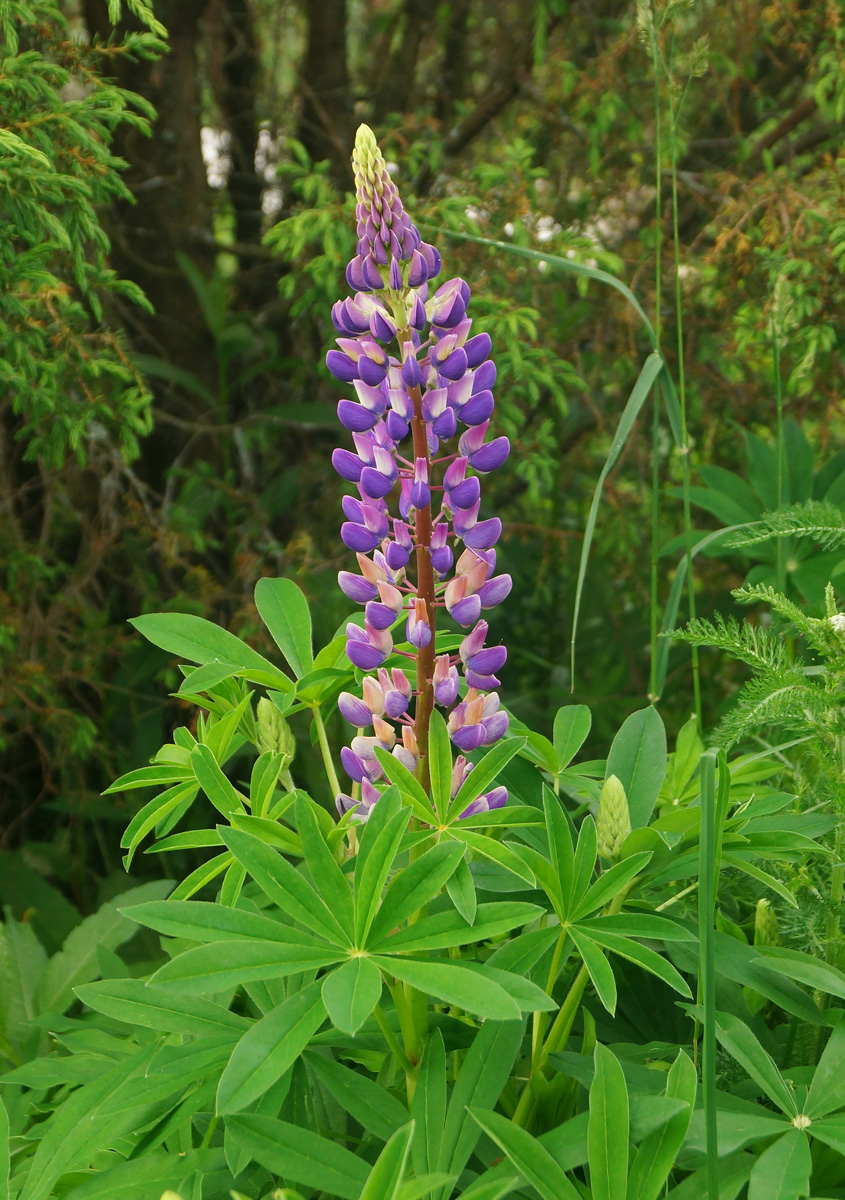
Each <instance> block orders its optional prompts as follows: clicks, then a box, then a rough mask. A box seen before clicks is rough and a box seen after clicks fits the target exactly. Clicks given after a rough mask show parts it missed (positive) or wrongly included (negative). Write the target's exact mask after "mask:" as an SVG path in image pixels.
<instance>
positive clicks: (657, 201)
mask: <svg viewBox="0 0 845 1200" xmlns="http://www.w3.org/2000/svg"><path fill="white" fill-rule="evenodd" d="M656 22H657V13H656V11H655V8H654V3H653V2H652V7H651V21H650V22H649V40H650V42H651V67H652V74H653V76H654V160H655V166H654V222H655V245H654V349H655V350H656V351H657V353H658V354H662V350H661V348H660V335H661V320H660V298H661V283H662V251H663V206H662V201H661V184H662V178H661V170H662V166H663V153H662V143H661V138H662V129H661V123H660V59H659V55H658V52H657V25H656ZM659 437H660V387H659V384H657V383H655V385H654V421H653V424H652V430H651V600H650V617H651V631H650V632H651V638H650V644H651V664H650V669H649V685H648V691H649V697H648V698H649V700H650V701H651V702H652V704H656V703H657V701H658V700H659V699H660V697H659V696H658V695H657V634H658V628H659V623H660V614H659V612H658V595H657V585H658V573H657V560H658V549H659V541H660V496H659V492H658V487H659V483H660V469H659V463H658V448H659Z"/></svg>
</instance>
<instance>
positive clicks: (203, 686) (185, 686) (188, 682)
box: [178, 662, 240, 696]
mask: <svg viewBox="0 0 845 1200" xmlns="http://www.w3.org/2000/svg"><path fill="white" fill-rule="evenodd" d="M239 669H240V668H239V667H237V666H236V665H235V664H234V663H225V662H213V663H206V665H205V666H204V667H191V669H190V671H189V672H188V674H187V675H186V676H185V678H184V679H183V680H182V682H181V684H180V685H179V692H178V695H180V696H196V695H198V694H199V693H201V692H209V691H211V689H212V688H214V687H217V685H218V684H219V683H223V681H224V680H225V679H231V678H232V676H233V675H237V673H238V671H239Z"/></svg>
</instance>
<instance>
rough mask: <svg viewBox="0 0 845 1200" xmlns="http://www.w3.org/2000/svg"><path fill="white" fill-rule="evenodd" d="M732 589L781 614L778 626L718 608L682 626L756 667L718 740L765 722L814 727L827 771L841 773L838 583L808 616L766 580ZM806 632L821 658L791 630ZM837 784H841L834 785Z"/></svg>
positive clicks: (689, 638)
mask: <svg viewBox="0 0 845 1200" xmlns="http://www.w3.org/2000/svg"><path fill="white" fill-rule="evenodd" d="M733 596H734V597H735V598H736V599H737V600H739V601H740V602H741V603H744V604H753V603H766V604H768V605H769V606H770V608H771V609H772V610H773V611H774V612H775V613H776V614H777V615H778V616H779V617H780V618H781V619H782V620H783V622H784V623H785V625H784V626H781V627H779V628H775V627H772V626H767V625H761V624H756V623H752V622H750V621H745V622H742V623H740V622H739V621H737V620H735V619H734V618H733V617H729V618H727V619H726V618H724V617H723V616H721V614H718V613H717V614H716V616H715V618H714V619H713V620H712V621H708V620H705V619H703V618H700V617H699V618H696V619H695V620H692V621H690V622H689V624H688V625H687V627H686V629H684V630H682V631H680V632H679V633H678V634H677V635H676V636H677V638H678V640H680V641H683V642H686V643H688V644H689V645H693V646H710V647H714V648H716V649H719V650H723V651H724V652H725V653H727V654H729V655H731V656H732V657H733V658H736V659H739V660H740V662H744V663H747V664H748V666H750V667H751V669H752V671H753V672H754V675H753V678H752V679H750V680H749V681H748V683H746V684H744V685H743V686H742V687H741V688H740V689H739V691H738V692H737V694H736V696H735V698H734V706H733V708H732V709H731V710H730V712H729V713H728V714H727V715H726V716H725V717H724V718H723V720H722V721H721V723H720V725H719V727H718V729H717V730H716V740H717V742H718V743H719V744H721V745H724V746H732V745H734V744H735V743H737V742H740V741H742V739H743V738H746V737H748V736H749V735H751V734H753V733H756V732H758V731H760V730H761V729H764V728H766V727H772V726H776V727H779V728H781V729H783V730H786V731H788V732H790V733H802V734H806V735H808V737H809V738H810V740H811V741H812V742H813V752H814V755H815V758H816V760H817V762H818V763H819V765H820V767H821V769H822V771H823V772H825V773H827V774H829V773H830V772H833V773H834V774H835V775H836V776H837V778H838V777H839V776H841V767H840V766H839V765H838V764H839V763H840V761H841V753H840V750H839V747H840V746H841V744H842V742H843V739H845V717H843V707H842V690H843V686H845V630H843V628H842V626H844V625H845V614H839V613H837V611H836V605H835V600H834V596H833V590H832V588H831V587H830V585H828V587H827V591H826V608H827V616H825V617H824V618H815V617H808V616H807V615H806V613H805V612H804V611H803V610H802V609H801V608H799V607H798V605H797V604H794V603H793V602H792V601H791V600H789V599H788V598H787V597H786V596H784V595H782V594H781V593H780V592H778V591H776V589H775V588H773V587H770V586H769V585H768V584H753V585H749V586H745V587H741V588H737V589H736V590H735V591H734V592H733ZM789 633H792V634H798V635H800V636H801V637H802V638H803V640H804V641H805V643H806V644H807V646H808V648H809V649H811V650H812V651H813V652H814V654H815V655H816V656H817V657H818V658H819V659H820V660H821V662H820V663H818V664H815V663H809V662H807V660H806V659H804V658H802V657H801V656H800V655H796V654H795V652H794V650H793V649H792V647H791V645H789V644H788V643H787V634H789ZM833 790H834V791H837V789H836V788H835V787H834V789H833Z"/></svg>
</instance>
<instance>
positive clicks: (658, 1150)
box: [628, 1050, 697, 1200]
mask: <svg viewBox="0 0 845 1200" xmlns="http://www.w3.org/2000/svg"><path fill="white" fill-rule="evenodd" d="M696 1085H697V1078H696V1071H695V1067H694V1065H693V1063H692V1061H691V1060H690V1059H689V1058H688V1057H687V1056H686V1054H685V1053H684V1052H683V1050H679V1051H678V1057H677V1058H676V1059H675V1061H674V1063H673V1064H672V1066H671V1067H670V1069H669V1075H668V1078H667V1080H666V1095H667V1097H670V1098H673V1099H678V1100H682V1101H683V1102H684V1104H685V1105H686V1107H685V1108H684V1109H683V1110H682V1111H681V1112H679V1113H675V1114H674V1116H671V1117H669V1119H668V1120H667V1121H666V1122H665V1123H664V1124H661V1125H660V1126H659V1128H657V1129H655V1130H652V1131H651V1132H650V1133H648V1134H647V1135H646V1136H645V1137H644V1138H643V1140H642V1142H641V1143H640V1146H639V1149H638V1150H637V1153H636V1155H635V1157H634V1161H633V1163H632V1164H631V1169H630V1172H629V1174H628V1194H629V1196H631V1197H636V1198H637V1200H658V1197H659V1196H660V1195H661V1193H662V1192H663V1185H664V1184H665V1182H666V1180H667V1179H668V1177H669V1172H670V1171H671V1170H672V1168H673V1167H674V1165H675V1159H676V1157H677V1155H678V1152H679V1150H680V1149H681V1146H682V1145H683V1143H684V1138H685V1137H686V1133H687V1129H688V1128H689V1123H690V1117H691V1116H692V1110H693V1108H694V1106H695V1095H696Z"/></svg>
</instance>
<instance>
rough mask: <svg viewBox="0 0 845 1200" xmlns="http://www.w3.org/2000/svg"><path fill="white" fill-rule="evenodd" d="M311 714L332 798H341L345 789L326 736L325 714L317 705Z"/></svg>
mask: <svg viewBox="0 0 845 1200" xmlns="http://www.w3.org/2000/svg"><path fill="white" fill-rule="evenodd" d="M311 712H312V714H313V716H314V725H315V726H316V729H317V739H318V741H319V743H320V753H321V754H322V756H323V766H324V767H325V768H326V778H327V779H328V781H329V787H330V788H331V789H332V796H333V797H334V796H339V795H340V793H341V791H342V790H343V789H342V788H341V786H340V781H339V779H338V777H337V771H336V770H335V768H334V762H333V761H332V752H331V749H330V747H329V739H328V737H327V736H326V726H325V725H324V723H323V714H322V713H321V712H320V705H319V704H315V705H314V706H313V708H312V709H311Z"/></svg>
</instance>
